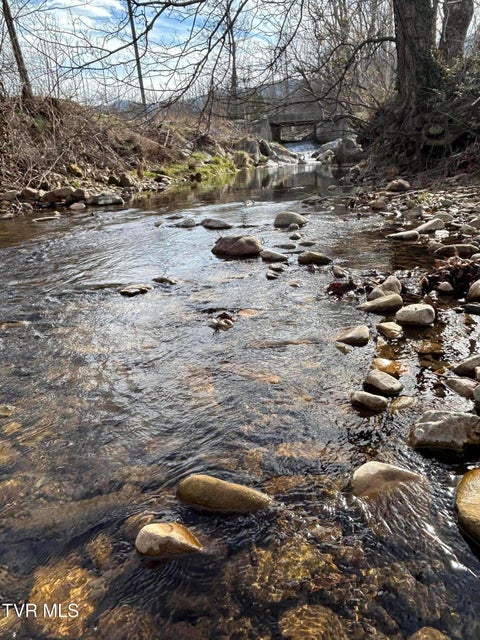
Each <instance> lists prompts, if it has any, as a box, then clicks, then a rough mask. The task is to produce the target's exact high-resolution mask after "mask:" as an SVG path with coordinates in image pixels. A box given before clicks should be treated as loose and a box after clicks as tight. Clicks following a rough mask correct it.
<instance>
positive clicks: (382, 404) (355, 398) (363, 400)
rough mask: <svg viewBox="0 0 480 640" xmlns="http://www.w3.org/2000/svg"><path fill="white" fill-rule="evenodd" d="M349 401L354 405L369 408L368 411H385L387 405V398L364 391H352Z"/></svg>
mask: <svg viewBox="0 0 480 640" xmlns="http://www.w3.org/2000/svg"><path fill="white" fill-rule="evenodd" d="M350 402H351V403H352V404H353V405H355V406H360V407H364V408H365V409H370V411H385V409H386V408H387V407H388V400H387V398H385V397H384V396H377V395H374V394H373V393H368V392H366V391H352V393H351V394H350Z"/></svg>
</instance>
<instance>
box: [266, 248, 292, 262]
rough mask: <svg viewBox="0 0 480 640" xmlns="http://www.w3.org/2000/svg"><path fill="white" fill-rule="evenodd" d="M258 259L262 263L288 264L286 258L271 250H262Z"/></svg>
mask: <svg viewBox="0 0 480 640" xmlns="http://www.w3.org/2000/svg"><path fill="white" fill-rule="evenodd" d="M260 257H261V259H262V260H263V261H264V262H288V257H287V256H285V255H284V254H283V253H280V252H278V251H272V250H271V249H264V250H263V251H262V253H261V254H260Z"/></svg>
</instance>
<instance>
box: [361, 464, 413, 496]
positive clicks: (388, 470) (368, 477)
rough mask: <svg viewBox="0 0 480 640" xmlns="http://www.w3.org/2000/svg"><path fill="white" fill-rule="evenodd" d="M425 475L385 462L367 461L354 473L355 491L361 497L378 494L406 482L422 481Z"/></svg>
mask: <svg viewBox="0 0 480 640" xmlns="http://www.w3.org/2000/svg"><path fill="white" fill-rule="evenodd" d="M423 480H424V477H423V476H421V475H419V474H418V473H413V472H412V471H408V470H407V469H402V468H401V467H396V466H394V465H392V464H385V463H384V462H375V461H371V462H366V463H365V464H362V466H361V467H359V468H358V469H357V470H356V471H355V472H354V474H353V477H352V488H353V493H354V495H356V496H357V497H359V498H363V497H366V496H372V495H378V494H381V493H384V492H386V491H390V490H392V489H396V488H398V486H399V485H400V484H403V483H405V482H422V481H423Z"/></svg>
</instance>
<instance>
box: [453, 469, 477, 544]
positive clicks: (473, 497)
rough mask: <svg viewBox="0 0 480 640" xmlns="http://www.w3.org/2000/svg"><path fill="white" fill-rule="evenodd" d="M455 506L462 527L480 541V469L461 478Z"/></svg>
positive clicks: (473, 470)
mask: <svg viewBox="0 0 480 640" xmlns="http://www.w3.org/2000/svg"><path fill="white" fill-rule="evenodd" d="M455 506H456V507H457V511H458V519H459V522H460V525H461V527H462V528H463V529H464V530H465V531H466V533H468V535H469V536H470V537H471V538H473V539H474V540H475V542H477V543H479V542H480V469H472V470H471V471H467V473H466V474H465V475H464V476H463V478H462V479H461V480H460V484H459V485H458V487H457V495H456V499H455Z"/></svg>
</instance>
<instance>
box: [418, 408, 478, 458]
mask: <svg viewBox="0 0 480 640" xmlns="http://www.w3.org/2000/svg"><path fill="white" fill-rule="evenodd" d="M408 441H409V444H410V445H411V446H412V447H414V448H415V449H432V450H440V451H441V450H445V451H456V452H463V451H464V449H465V448H466V447H468V446H470V445H475V446H477V445H480V418H479V417H478V416H475V415H473V414H471V413H460V412H456V411H426V412H425V413H424V414H423V415H422V416H421V418H420V420H419V421H418V422H416V423H415V424H414V425H413V427H412V428H411V429H410V434H409V437H408Z"/></svg>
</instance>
